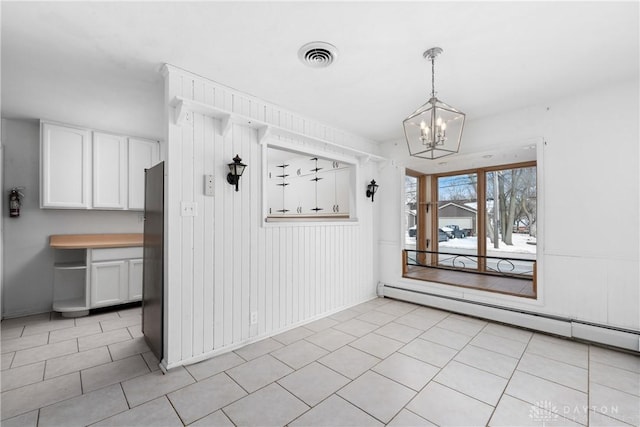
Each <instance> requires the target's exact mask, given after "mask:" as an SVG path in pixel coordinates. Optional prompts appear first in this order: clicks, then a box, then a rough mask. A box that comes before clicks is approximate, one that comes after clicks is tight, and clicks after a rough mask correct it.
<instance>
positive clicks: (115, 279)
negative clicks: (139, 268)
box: [91, 260, 128, 308]
mask: <svg viewBox="0 0 640 427" xmlns="http://www.w3.org/2000/svg"><path fill="white" fill-rule="evenodd" d="M127 281H128V274H127V261H125V260H120V261H107V262H94V263H92V264H91V308H95V307H103V306H107V305H114V304H120V303H122V302H124V301H126V299H127V292H128V291H127V288H128V286H127Z"/></svg>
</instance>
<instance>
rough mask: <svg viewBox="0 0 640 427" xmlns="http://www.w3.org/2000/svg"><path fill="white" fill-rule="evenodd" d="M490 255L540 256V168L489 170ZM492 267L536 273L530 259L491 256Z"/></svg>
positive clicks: (511, 256)
mask: <svg viewBox="0 0 640 427" xmlns="http://www.w3.org/2000/svg"><path fill="white" fill-rule="evenodd" d="M486 179H487V196H486V199H487V200H486V205H485V206H486V212H487V224H486V227H487V236H486V238H487V256H488V257H499V258H520V259H528V260H535V259H536V215H537V211H536V201H537V200H536V168H535V167H529V168H514V169H504V170H499V171H492V172H487V173H486ZM487 270H488V271H495V270H497V271H500V272H503V273H524V274H533V272H532V270H533V265H532V263H530V262H522V263H518V262H517V261H500V260H499V259H492V258H488V259H487Z"/></svg>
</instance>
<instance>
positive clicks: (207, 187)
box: [204, 175, 213, 196]
mask: <svg viewBox="0 0 640 427" xmlns="http://www.w3.org/2000/svg"><path fill="white" fill-rule="evenodd" d="M204 195H205V196H213V175H205V176H204Z"/></svg>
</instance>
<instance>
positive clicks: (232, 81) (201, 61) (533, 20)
mask: <svg viewBox="0 0 640 427" xmlns="http://www.w3.org/2000/svg"><path fill="white" fill-rule="evenodd" d="M1 7H2V115H3V117H28V118H49V119H54V120H61V121H70V122H71V123H78V124H82V122H83V121H87V122H89V121H91V122H92V123H87V124H86V125H88V126H93V127H97V126H98V125H96V124H95V123H93V122H94V121H95V116H96V112H98V113H99V115H101V116H104V128H106V129H110V127H109V120H111V121H119V122H121V123H127V120H128V123H130V124H129V125H121V126H120V127H121V128H123V129H121V130H122V131H125V130H128V129H124V128H126V127H127V126H130V127H131V132H134V131H135V132H134V133H135V134H146V135H148V136H155V137H162V133H163V129H162V118H163V111H162V100H163V98H162V97H163V95H162V89H163V86H162V79H161V76H160V74H159V69H160V66H161V64H163V63H165V62H166V63H170V64H173V65H176V66H178V67H181V68H184V69H186V70H189V71H191V72H194V73H196V74H200V75H202V76H205V77H207V78H210V79H212V80H215V81H217V82H219V83H223V84H225V85H227V86H231V87H233V88H235V89H238V90H240V91H243V92H246V93H249V94H252V95H254V96H257V97H259V98H262V99H264V100H267V101H270V102H274V103H276V104H279V105H281V106H283V107H285V108H288V109H290V110H293V111H296V112H299V113H302V114H304V115H307V116H309V117H312V118H315V119H317V120H319V121H322V122H325V123H327V124H329V125H332V126H335V127H338V128H342V129H345V130H348V131H351V132H353V133H356V134H359V135H362V136H366V137H369V138H371V139H373V140H375V141H379V142H384V141H389V140H394V139H399V138H402V126H401V121H402V119H403V118H404V117H406V116H407V115H408V114H409V113H411V112H412V111H413V110H415V109H416V108H417V107H419V106H420V105H421V104H423V103H424V102H425V101H426V100H427V98H428V95H429V91H430V66H429V63H428V62H426V61H425V60H424V59H423V58H422V52H423V51H424V50H426V49H427V48H430V47H433V46H440V47H442V48H443V49H444V53H443V55H442V56H441V57H439V58H438V60H437V61H436V90H437V91H438V96H439V98H440V99H441V100H443V101H444V102H447V103H448V104H451V105H453V106H455V107H457V108H459V109H461V110H462V111H464V112H465V113H467V118H468V120H474V119H477V118H480V117H483V116H487V115H492V114H496V113H499V112H501V111H506V110H512V109H517V108H521V107H525V106H527V105H532V104H535V105H539V104H544V103H545V102H548V101H549V100H552V99H555V98H558V97H562V96H567V95H570V94H572V93H576V92H580V91H588V90H590V89H592V88H595V87H599V86H602V85H605V84H608V83H610V82H612V81H616V80H626V79H631V78H637V76H638V74H639V35H638V26H639V25H638V22H639V12H638V2H635V1H634V2H623V3H613V2H457V1H456V2H353V3H350V2H349V3H347V2H341V3H329V2H283V3H276V2H258V3H253V2H193V3H190V2H189V3H187V2H141V3H130V2H127V3H125V2H106V3H98V2H71V3H59V2H44V3H34V2H16V3H12V2H6V1H4V2H2V4H1ZM315 40H322V41H327V42H329V43H332V44H334V45H335V46H337V48H338V49H339V52H340V55H339V58H338V60H337V61H336V62H335V63H334V64H333V65H332V66H331V67H330V68H326V69H312V68H309V67H306V66H304V65H303V64H301V63H300V61H299V60H298V57H297V51H298V49H299V47H300V46H302V45H303V44H305V43H307V42H310V41H315ZM113 105H121V106H122V109H118V110H117V111H114V108H113ZM594 108H598V107H597V106H594ZM92 115H93V117H94V119H92V118H91V116H92Z"/></svg>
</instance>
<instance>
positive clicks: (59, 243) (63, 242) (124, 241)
mask: <svg viewBox="0 0 640 427" xmlns="http://www.w3.org/2000/svg"><path fill="white" fill-rule="evenodd" d="M143 241H144V236H143V234H142V233H130V234H57V235H52V236H51V237H50V238H49V246H51V247H52V248H54V249H95V248H127V247H135V246H142V245H143Z"/></svg>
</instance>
